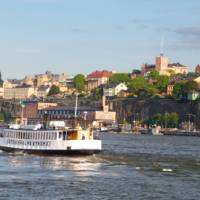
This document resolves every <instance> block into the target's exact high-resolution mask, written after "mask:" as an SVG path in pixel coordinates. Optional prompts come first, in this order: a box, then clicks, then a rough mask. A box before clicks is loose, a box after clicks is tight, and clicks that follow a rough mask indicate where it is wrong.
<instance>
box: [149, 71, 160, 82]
mask: <svg viewBox="0 0 200 200" xmlns="http://www.w3.org/2000/svg"><path fill="white" fill-rule="evenodd" d="M158 77H159V72H158V71H156V70H151V71H150V72H149V74H148V75H147V78H148V79H149V80H150V79H151V80H157V79H158Z"/></svg>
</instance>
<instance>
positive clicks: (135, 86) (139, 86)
mask: <svg viewBox="0 0 200 200" xmlns="http://www.w3.org/2000/svg"><path fill="white" fill-rule="evenodd" d="M128 90H129V92H130V93H131V94H132V95H134V94H135V95H138V96H154V95H155V94H157V92H158V91H157V89H156V88H155V86H154V85H152V84H150V83H147V82H146V80H145V79H144V78H143V77H136V78H135V79H133V80H131V81H130V83H129V84H128Z"/></svg>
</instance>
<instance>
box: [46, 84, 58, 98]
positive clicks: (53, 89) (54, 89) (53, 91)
mask: <svg viewBox="0 0 200 200" xmlns="http://www.w3.org/2000/svg"><path fill="white" fill-rule="evenodd" d="M59 93H60V89H59V87H58V86H56V85H52V86H51V88H50V90H49V93H48V96H52V95H56V94H59Z"/></svg>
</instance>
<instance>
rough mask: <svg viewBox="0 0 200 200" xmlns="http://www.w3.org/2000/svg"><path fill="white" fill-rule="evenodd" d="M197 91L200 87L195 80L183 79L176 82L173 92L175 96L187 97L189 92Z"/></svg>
mask: <svg viewBox="0 0 200 200" xmlns="http://www.w3.org/2000/svg"><path fill="white" fill-rule="evenodd" d="M197 91H199V89H198V84H197V83H196V82H195V81H191V80H189V81H188V80H181V81H177V82H176V83H175V84H174V88H173V93H172V94H173V96H174V97H175V98H181V99H186V98H187V94H188V93H191V92H197Z"/></svg>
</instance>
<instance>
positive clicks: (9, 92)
mask: <svg viewBox="0 0 200 200" xmlns="http://www.w3.org/2000/svg"><path fill="white" fill-rule="evenodd" d="M32 95H35V89H34V88H33V87H15V88H4V95H3V98H4V99H27V98H30V97H31V96H32Z"/></svg>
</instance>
